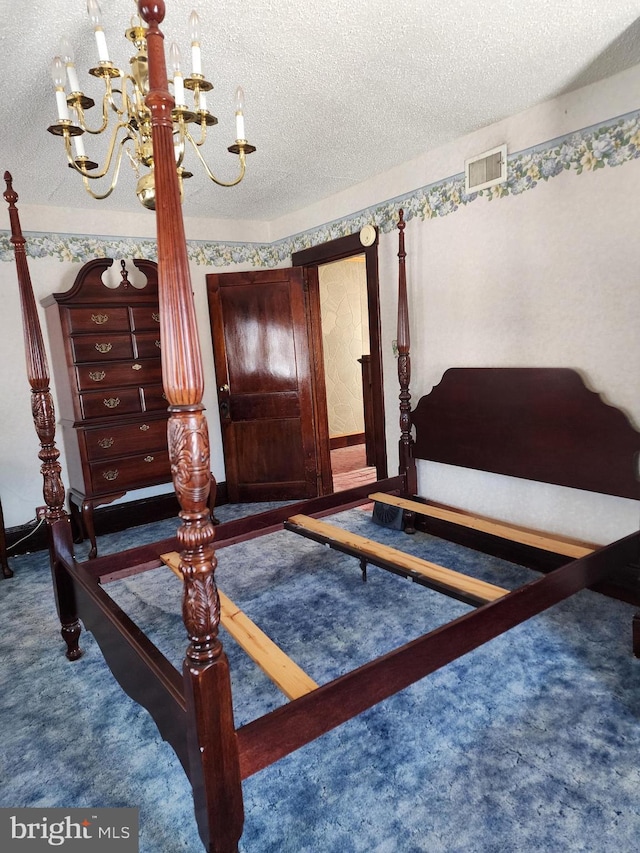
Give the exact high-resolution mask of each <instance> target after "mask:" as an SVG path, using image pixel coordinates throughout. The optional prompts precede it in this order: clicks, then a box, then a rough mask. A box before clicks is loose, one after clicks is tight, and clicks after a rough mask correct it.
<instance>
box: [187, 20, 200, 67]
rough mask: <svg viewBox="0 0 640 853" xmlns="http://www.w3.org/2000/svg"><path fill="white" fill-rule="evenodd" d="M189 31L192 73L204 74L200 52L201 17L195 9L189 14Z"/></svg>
mask: <svg viewBox="0 0 640 853" xmlns="http://www.w3.org/2000/svg"><path fill="white" fill-rule="evenodd" d="M189 33H190V35H191V73H192V74H200V75H201V74H202V56H201V54H200V18H199V17H198V13H197V12H196V11H195V10H194V11H193V12H192V13H191V15H190V16H189Z"/></svg>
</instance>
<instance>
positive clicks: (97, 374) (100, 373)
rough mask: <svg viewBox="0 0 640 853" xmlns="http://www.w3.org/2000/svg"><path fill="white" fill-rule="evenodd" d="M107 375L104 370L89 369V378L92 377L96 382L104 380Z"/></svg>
mask: <svg viewBox="0 0 640 853" xmlns="http://www.w3.org/2000/svg"><path fill="white" fill-rule="evenodd" d="M106 375H107V374H106V373H105V372H104V370H90V371H89V379H92V380H93V381H94V382H102V380H103V379H104V377H105V376H106Z"/></svg>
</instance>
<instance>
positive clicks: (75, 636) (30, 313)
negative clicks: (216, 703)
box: [4, 172, 82, 660]
mask: <svg viewBox="0 0 640 853" xmlns="http://www.w3.org/2000/svg"><path fill="white" fill-rule="evenodd" d="M4 179H5V181H6V184H7V188H6V190H5V192H4V199H5V201H6V202H7V204H8V205H9V219H10V221H11V242H12V244H13V249H14V253H15V258H16V268H17V272H18V286H19V288H20V306H21V309H22V325H23V329H24V349H25V355H26V359H27V376H28V378H29V385H31V412H32V414H33V423H34V425H35V428H36V432H37V434H38V438H39V439H40V448H41V449H40V452H39V453H38V456H39V458H40V460H41V461H42V466H41V468H40V470H41V472H42V477H43V479H44V484H43V496H44V500H45V503H46V505H47V509H46V515H45V518H46V521H47V529H48V532H49V552H50V556H51V572H52V575H53V588H54V592H55V597H56V607H57V609H58V615H59V617H60V623H61V625H62V636H63V638H64V641H65V643H66V644H67V657H68V658H69V660H76V659H77V658H79V657H80V655H81V654H82V652H81V651H80V649H79V648H78V640H79V638H80V622H79V620H78V613H77V609H76V603H75V596H74V593H73V589H72V586H71V584H70V583H69V580H68V577H67V576H66V575H65V574H64V573H62V572H59V571H58V570H57V564H56V561H55V560H54V557H53V554H54V549H53V548H52V544H51V543H52V541H53V539H55V540H56V541H58V542H60V544H61V545H62V544H63V543H64V546H65V547H63V548H62V550H65V551H69V552H70V551H71V549H72V544H71V543H72V539H71V527H70V524H69V519H68V517H67V514H66V512H65V511H64V494H65V491H64V485H63V483H62V477H61V468H60V463H59V462H58V457H59V456H60V452H59V450H58V448H57V447H56V443H55V440H56V416H55V409H54V405H53V397H52V396H51V391H50V390H49V367H48V365H47V353H46V350H45V348H44V341H43V338H42V329H41V327H40V320H39V319H38V311H37V308H36V303H35V299H34V296H33V287H32V284H31V276H30V274H29V265H28V264H27V255H26V252H25V243H26V240H25V238H24V236H23V234H22V229H21V227H20V217H19V215H18V209H17V207H16V202H17V201H18V195H17V193H16V192H15V190H14V189H13V183H12V177H11V175H10V173H9V172H5V173H4Z"/></svg>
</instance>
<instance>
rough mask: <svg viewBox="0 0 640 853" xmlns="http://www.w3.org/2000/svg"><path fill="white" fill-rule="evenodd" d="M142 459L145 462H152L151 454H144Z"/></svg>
mask: <svg viewBox="0 0 640 853" xmlns="http://www.w3.org/2000/svg"><path fill="white" fill-rule="evenodd" d="M144 461H145V462H153V456H145V457H144Z"/></svg>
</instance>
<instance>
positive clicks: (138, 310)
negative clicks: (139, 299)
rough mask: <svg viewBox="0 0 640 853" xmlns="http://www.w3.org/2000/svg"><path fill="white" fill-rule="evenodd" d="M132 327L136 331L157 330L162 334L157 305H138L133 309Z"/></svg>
mask: <svg viewBox="0 0 640 853" xmlns="http://www.w3.org/2000/svg"><path fill="white" fill-rule="evenodd" d="M131 326H132V328H133V329H135V330H136V331H140V330H141V329H157V330H158V333H159V332H160V311H159V310H158V306H157V305H137V306H135V307H133V308H131Z"/></svg>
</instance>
